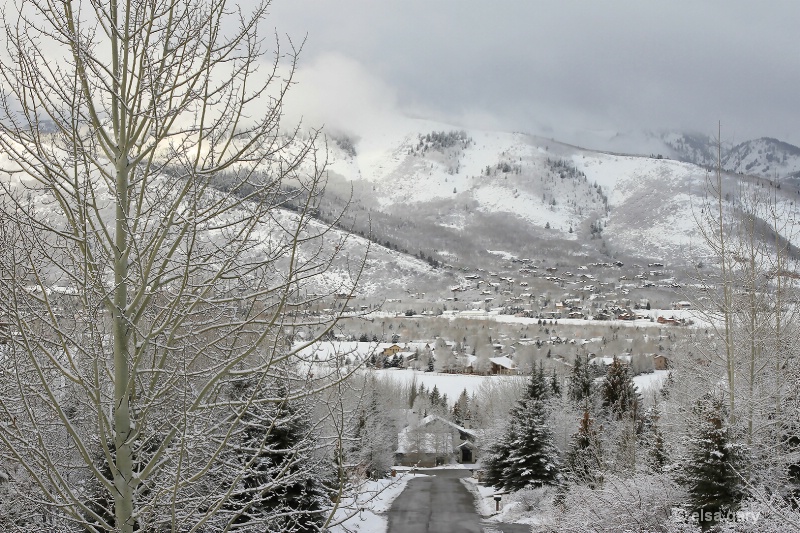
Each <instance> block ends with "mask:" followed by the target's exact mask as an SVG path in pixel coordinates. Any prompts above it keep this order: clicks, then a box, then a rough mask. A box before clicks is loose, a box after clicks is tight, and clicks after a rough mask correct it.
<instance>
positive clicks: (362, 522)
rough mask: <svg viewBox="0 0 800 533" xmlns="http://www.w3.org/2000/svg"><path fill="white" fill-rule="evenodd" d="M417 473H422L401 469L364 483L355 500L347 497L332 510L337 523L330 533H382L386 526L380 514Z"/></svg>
mask: <svg viewBox="0 0 800 533" xmlns="http://www.w3.org/2000/svg"><path fill="white" fill-rule="evenodd" d="M397 470H400V469H397ZM404 470H405V469H404ZM420 476H425V474H420V473H415V472H413V471H407V472H402V471H401V473H400V475H399V477H396V478H390V479H379V480H377V481H367V482H365V484H364V486H363V488H362V490H361V491H360V493H359V495H358V497H357V498H356V499H355V500H353V499H352V498H349V499H347V500H346V501H344V502H342V504H343V505H342V506H341V507H340V508H339V509H337V510H336V513H335V514H334V520H333V521H334V522H340V523H339V524H337V525H335V526H333V527H331V528H330V530H329V531H330V533H385V531H386V530H387V527H388V521H387V519H386V517H385V516H384V515H385V513H386V511H388V510H389V508H390V507H391V506H392V502H394V500H395V499H396V498H397V497H398V496H400V493H401V492H403V490H404V489H405V488H406V485H407V484H408V482H409V481H411V480H412V479H414V478H416V477H420Z"/></svg>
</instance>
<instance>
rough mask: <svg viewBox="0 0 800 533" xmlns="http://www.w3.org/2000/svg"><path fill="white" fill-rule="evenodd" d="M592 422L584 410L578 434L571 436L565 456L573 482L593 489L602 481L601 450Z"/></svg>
mask: <svg viewBox="0 0 800 533" xmlns="http://www.w3.org/2000/svg"><path fill="white" fill-rule="evenodd" d="M593 425H594V421H593V420H592V419H591V417H590V416H589V410H588V409H585V410H584V412H583V418H581V423H580V426H579V427H578V432H577V433H575V434H574V435H573V436H572V441H571V442H570V446H569V450H568V451H567V456H566V461H565V463H566V467H567V470H568V471H569V473H570V477H572V479H573V481H574V482H576V483H580V484H586V485H588V486H589V487H591V488H595V487H596V486H597V485H599V484H600V483H602V481H603V470H604V461H603V450H602V447H601V446H600V436H599V435H598V433H597V431H596V430H595V429H594V427H593Z"/></svg>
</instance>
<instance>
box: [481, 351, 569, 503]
mask: <svg viewBox="0 0 800 533" xmlns="http://www.w3.org/2000/svg"><path fill="white" fill-rule="evenodd" d="M549 395H550V391H549V388H548V385H547V383H546V380H545V377H544V369H543V367H542V365H541V364H540V365H539V368H538V369H536V368H534V370H533V372H532V373H531V379H530V381H529V382H528V387H527V389H526V392H525V395H524V397H523V398H522V399H521V400H520V401H519V402H518V403H517V405H515V406H514V408H512V410H511V413H510V415H511V416H510V421H509V425H508V428H507V429H506V432H505V435H504V436H503V438H502V439H500V440H499V441H498V442H497V443H495V445H494V446H493V447H492V448H491V453H490V455H489V457H488V458H487V460H486V461H485V465H486V482H487V483H488V484H490V485H493V486H496V487H502V488H503V489H506V490H520V489H522V488H524V487H527V486H536V487H540V486H542V485H555V484H557V483H558V480H559V471H560V469H561V463H560V459H559V455H558V450H557V449H556V447H555V443H554V439H553V434H552V431H551V430H550V427H549V425H548V423H547V416H548V412H547V403H546V400H547V399H548V397H549Z"/></svg>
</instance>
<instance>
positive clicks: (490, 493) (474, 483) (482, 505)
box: [461, 477, 497, 516]
mask: <svg viewBox="0 0 800 533" xmlns="http://www.w3.org/2000/svg"><path fill="white" fill-rule="evenodd" d="M461 483H463V484H464V486H465V487H467V490H468V491H470V492H471V493H472V495H473V496H475V509H476V510H477V511H478V514H480V515H481V516H493V515H494V514H495V503H494V495H495V493H496V492H497V489H495V488H494V487H490V486H487V485H483V484H481V483H478V480H477V479H475V478H474V477H462V478H461Z"/></svg>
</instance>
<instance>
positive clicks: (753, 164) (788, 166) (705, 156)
mask: <svg viewBox="0 0 800 533" xmlns="http://www.w3.org/2000/svg"><path fill="white" fill-rule="evenodd" d="M660 139H661V140H662V141H663V142H664V144H665V146H666V150H665V153H666V154H667V155H668V157H671V158H673V159H678V160H681V161H687V162H690V163H695V164H696V165H700V166H705V167H714V166H716V164H717V155H718V154H717V149H716V142H715V141H714V139H712V138H711V137H708V136H706V135H703V134H697V133H691V134H689V133H663V134H661V135H660ZM721 151H722V153H721V156H722V168H724V169H725V170H726V171H728V172H734V173H736V174H745V175H750V176H759V177H762V178H766V179H769V180H774V181H789V182H791V183H795V182H796V181H797V180H798V179H800V148H798V147H797V146H794V145H792V144H789V143H786V142H783V141H779V140H778V139H773V138H771V137H761V138H760V139H753V140H750V141H745V142H742V143H739V144H736V145H734V146H729V145H727V144H725V143H723V145H722V150H721Z"/></svg>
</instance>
